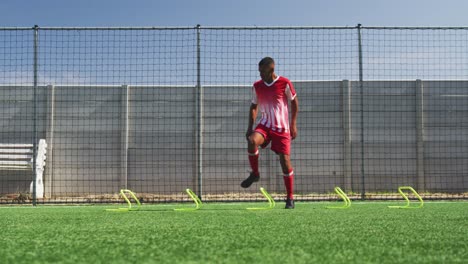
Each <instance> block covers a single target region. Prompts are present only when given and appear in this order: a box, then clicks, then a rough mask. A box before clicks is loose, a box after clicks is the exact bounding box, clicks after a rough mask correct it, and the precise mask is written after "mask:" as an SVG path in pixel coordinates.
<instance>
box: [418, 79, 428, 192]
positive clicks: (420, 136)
mask: <svg viewBox="0 0 468 264" xmlns="http://www.w3.org/2000/svg"><path fill="white" fill-rule="evenodd" d="M416 133H417V135H416V153H417V160H416V164H417V174H418V179H417V184H418V185H417V186H418V191H420V192H422V191H424V190H425V189H426V186H425V185H426V182H425V175H424V85H423V82H422V81H421V80H419V79H418V80H416Z"/></svg>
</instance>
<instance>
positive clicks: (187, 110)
mask: <svg viewBox="0 0 468 264" xmlns="http://www.w3.org/2000/svg"><path fill="white" fill-rule="evenodd" d="M467 43H468V28H419V27H418V28H409V27H395V28H385V27H362V26H360V25H358V26H356V27H200V26H197V27H176V28H156V27H150V28H50V27H48V28H41V27H34V28H0V202H1V203H13V202H34V203H35V202H39V203H42V202H44V203H46V202H54V203H60V202H75V203H78V202H113V201H115V200H116V199H118V195H117V193H118V191H119V190H120V189H121V188H126V189H131V190H133V191H135V192H136V193H138V195H139V196H140V198H142V199H143V200H144V201H147V202H159V201H161V202H163V201H181V200H184V199H186V198H185V195H184V194H183V191H184V190H185V189H186V188H191V189H193V190H194V191H195V192H196V193H197V194H198V195H199V196H200V197H201V198H202V199H203V200H209V201H227V200H229V201H244V200H255V199H258V198H260V193H259V192H258V187H260V186H263V187H265V188H266V189H268V190H269V191H270V192H271V193H272V194H273V196H274V197H275V198H277V199H280V198H283V197H284V192H285V191H284V186H283V183H282V172H281V169H280V166H279V162H278V157H277V156H276V155H275V154H274V153H273V152H271V151H269V150H263V151H261V152H260V171H261V174H262V179H261V181H260V182H259V183H257V184H256V185H254V186H253V187H252V188H250V189H248V190H245V189H242V188H241V187H240V182H241V181H242V180H243V179H244V178H246V177H247V176H248V173H249V172H248V170H249V165H248V159H247V143H246V141H245V131H246V129H247V124H248V120H247V116H248V109H249V106H250V97H251V87H252V83H253V82H254V81H255V80H257V79H259V76H258V69H257V63H258V61H259V60H260V59H261V58H262V57H264V56H271V57H273V58H275V60H276V71H277V73H278V74H280V75H282V76H285V77H288V78H289V79H291V80H292V81H293V84H294V86H295V88H296V91H297V94H298V100H299V102H300V112H299V117H298V130H299V131H298V132H299V135H298V137H297V139H296V140H295V141H294V142H293V144H292V154H291V155H292V156H291V157H292V162H293V166H294V169H295V173H296V176H295V178H296V183H295V190H296V199H297V200H331V199H335V198H336V197H335V196H334V195H333V193H332V192H333V188H334V187H335V186H340V187H342V189H344V190H345V191H346V192H347V193H348V194H349V196H350V197H351V198H352V199H395V198H398V196H397V188H398V187H399V186H405V185H410V186H413V187H415V188H416V189H417V190H418V191H419V192H420V193H421V194H422V195H423V197H424V198H433V199H457V198H467V197H468V194H467V193H468V44H467ZM34 179H35V180H34Z"/></svg>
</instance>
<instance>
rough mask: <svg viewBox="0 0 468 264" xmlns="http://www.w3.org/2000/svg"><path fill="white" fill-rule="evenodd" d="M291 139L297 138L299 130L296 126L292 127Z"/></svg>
mask: <svg viewBox="0 0 468 264" xmlns="http://www.w3.org/2000/svg"><path fill="white" fill-rule="evenodd" d="M290 133H291V139H292V140H294V139H295V138H296V137H297V128H296V125H292V126H291V131H290Z"/></svg>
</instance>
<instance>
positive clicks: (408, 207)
mask: <svg viewBox="0 0 468 264" xmlns="http://www.w3.org/2000/svg"><path fill="white" fill-rule="evenodd" d="M403 190H409V191H411V192H412V193H413V194H414V195H415V196H416V198H418V200H419V205H418V206H410V203H411V202H410V200H409V199H408V196H407V195H406V193H404V192H403ZM398 192H399V193H400V194H401V196H403V198H404V199H405V201H406V204H405V205H403V206H389V207H388V208H398V209H415V208H422V207H423V206H424V201H423V199H422V198H421V196H420V195H419V194H418V192H416V191H415V190H414V189H413V187H411V186H400V187H398Z"/></svg>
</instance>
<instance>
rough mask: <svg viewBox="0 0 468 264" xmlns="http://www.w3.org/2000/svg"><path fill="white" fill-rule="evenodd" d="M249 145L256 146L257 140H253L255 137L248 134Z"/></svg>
mask: <svg viewBox="0 0 468 264" xmlns="http://www.w3.org/2000/svg"><path fill="white" fill-rule="evenodd" d="M247 142H248V143H249V145H250V146H255V147H256V146H257V142H256V141H255V138H254V137H253V136H249V139H248V141H247Z"/></svg>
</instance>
